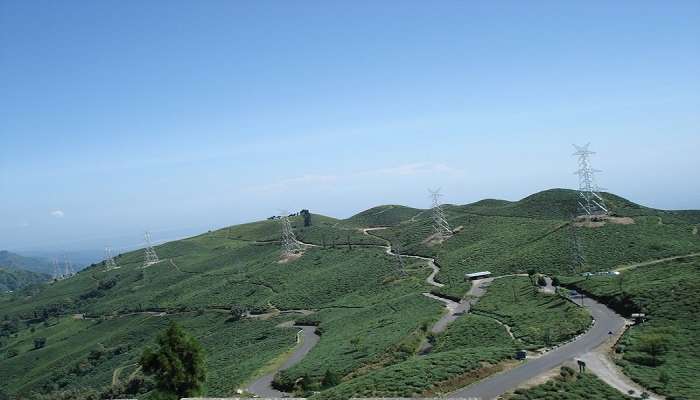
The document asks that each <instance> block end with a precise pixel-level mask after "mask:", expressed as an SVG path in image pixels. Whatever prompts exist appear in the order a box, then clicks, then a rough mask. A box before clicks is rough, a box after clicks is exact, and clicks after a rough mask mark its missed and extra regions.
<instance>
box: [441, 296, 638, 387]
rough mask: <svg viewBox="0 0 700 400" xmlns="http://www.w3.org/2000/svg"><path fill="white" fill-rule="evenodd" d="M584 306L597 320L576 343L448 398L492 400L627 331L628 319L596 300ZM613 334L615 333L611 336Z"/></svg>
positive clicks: (565, 345)
mask: <svg viewBox="0 0 700 400" xmlns="http://www.w3.org/2000/svg"><path fill="white" fill-rule="evenodd" d="M583 303H584V307H585V308H586V309H588V311H589V312H590V313H591V315H592V316H593V319H594V321H595V322H594V323H593V325H592V326H591V328H590V329H589V330H588V331H587V332H586V333H584V334H582V335H581V336H579V337H578V338H576V339H575V340H574V341H572V342H569V343H567V344H564V345H562V346H560V347H557V348H555V349H554V350H551V351H549V352H547V353H545V354H544V355H542V356H541V357H538V358H535V359H530V360H527V361H525V362H524V363H523V364H521V365H520V366H518V367H516V368H513V369H511V370H508V371H506V372H503V373H500V374H496V375H493V376H490V377H488V378H486V379H483V380H481V381H479V382H477V383H475V384H473V385H471V386H467V387H466V388H464V389H460V390H458V391H456V392H453V393H451V394H450V395H449V396H447V397H448V398H452V399H454V398H462V399H464V398H467V399H479V400H489V399H495V398H497V397H498V396H500V395H502V394H504V393H507V392H509V391H511V390H514V389H516V388H517V387H519V386H520V385H521V384H523V383H524V382H527V381H529V380H530V379H532V378H535V377H537V376H539V375H541V374H544V373H546V372H547V371H549V370H551V369H553V368H556V367H558V366H560V365H562V364H564V363H565V362H567V361H571V360H574V359H576V358H579V357H582V356H583V355H585V354H587V353H589V352H591V351H593V350H595V349H596V348H598V347H599V346H601V345H604V344H606V343H609V342H611V341H613V340H614V338H615V337H616V336H617V334H619V333H621V332H622V331H623V330H624V329H625V323H626V320H625V319H624V318H622V317H621V316H619V315H618V314H616V313H615V312H614V311H612V310H610V309H609V308H607V307H606V306H605V305H603V304H600V303H598V302H596V301H595V300H593V299H590V298H587V297H584V298H583ZM610 332H612V334H611V333H610Z"/></svg>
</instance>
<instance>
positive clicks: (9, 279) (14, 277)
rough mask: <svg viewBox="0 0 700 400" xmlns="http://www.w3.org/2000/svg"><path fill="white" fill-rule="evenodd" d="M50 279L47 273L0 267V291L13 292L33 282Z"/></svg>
mask: <svg viewBox="0 0 700 400" xmlns="http://www.w3.org/2000/svg"><path fill="white" fill-rule="evenodd" d="M49 279H51V276H50V275H48V274H42V273H39V272H31V271H24V270H21V269H10V268H3V267H0V293H3V292H14V291H15V290H18V289H22V288H24V287H26V286H29V285H33V284H35V283H42V282H46V281H48V280H49Z"/></svg>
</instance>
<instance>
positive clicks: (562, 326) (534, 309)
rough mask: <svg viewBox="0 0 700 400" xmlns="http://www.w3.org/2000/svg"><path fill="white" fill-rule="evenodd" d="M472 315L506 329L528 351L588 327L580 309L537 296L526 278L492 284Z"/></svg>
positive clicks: (555, 297)
mask: <svg viewBox="0 0 700 400" xmlns="http://www.w3.org/2000/svg"><path fill="white" fill-rule="evenodd" d="M514 292H515V294H514ZM474 312H475V313H479V314H483V315H487V316H491V317H493V318H496V319H498V320H499V321H501V322H503V323H505V324H506V325H509V326H510V327H511V331H512V333H513V336H515V338H516V339H518V340H519V341H521V342H522V344H523V345H525V346H526V347H532V348H539V347H545V346H550V345H553V344H557V343H561V342H563V341H566V340H568V339H570V338H572V337H574V336H576V335H577V334H579V333H581V332H583V331H585V330H586V329H587V328H588V326H589V325H590V323H591V317H590V315H589V314H588V312H586V311H585V310H584V309H582V308H580V307H578V306H576V305H574V304H573V303H571V302H569V301H568V300H565V299H563V298H561V297H559V296H558V295H554V294H543V293H540V292H538V291H537V290H536V289H535V288H534V287H533V286H532V285H531V284H530V280H529V279H528V278H527V277H506V278H501V279H497V280H495V281H494V282H493V283H492V284H491V286H489V289H488V292H486V295H484V297H482V298H481V299H480V300H479V302H478V303H477V304H476V306H475V307H474Z"/></svg>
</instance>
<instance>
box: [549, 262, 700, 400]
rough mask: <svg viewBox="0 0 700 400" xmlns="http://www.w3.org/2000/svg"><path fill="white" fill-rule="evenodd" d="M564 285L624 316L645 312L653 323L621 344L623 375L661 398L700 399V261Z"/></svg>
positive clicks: (636, 330) (638, 327) (566, 280)
mask: <svg viewBox="0 0 700 400" xmlns="http://www.w3.org/2000/svg"><path fill="white" fill-rule="evenodd" d="M562 281H563V282H564V283H565V284H568V285H571V286H573V287H575V288H577V289H578V290H581V291H583V292H585V293H589V294H590V295H592V296H594V297H596V298H598V299H600V300H601V301H602V302H604V303H606V304H609V305H610V306H611V307H613V308H615V309H617V310H619V312H621V313H622V314H624V315H628V316H629V315H630V314H631V313H635V312H641V313H645V314H647V317H648V318H649V320H648V321H647V322H644V323H641V324H639V325H635V326H634V327H632V328H631V329H630V330H629V331H628V332H627V333H626V334H625V335H624V336H623V338H622V340H621V341H620V343H619V345H618V348H617V351H619V352H620V353H621V359H619V360H618V364H619V365H620V366H621V367H622V368H623V369H624V372H625V374H627V375H629V376H630V377H632V379H634V380H635V381H637V382H639V383H640V384H641V385H642V386H644V387H646V388H649V389H651V390H653V391H656V392H658V393H661V394H665V395H669V396H674V397H675V398H688V399H691V398H699V397H700V381H698V379H696V378H697V374H698V370H700V361H699V360H700V321H698V319H697V311H698V309H700V297H698V293H700V257H694V258H687V259H679V260H674V261H669V262H665V263H660V264H655V265H649V266H644V267H639V268H635V269H629V270H626V271H624V272H623V273H622V274H621V275H619V276H618V277H612V276H592V277H590V278H588V279H584V278H580V277H578V278H566V277H564V278H562Z"/></svg>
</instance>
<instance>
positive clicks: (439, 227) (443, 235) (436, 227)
mask: <svg viewBox="0 0 700 400" xmlns="http://www.w3.org/2000/svg"><path fill="white" fill-rule="evenodd" d="M428 192H430V197H431V198H432V199H433V204H432V207H431V208H430V210H431V213H432V218H433V231H434V232H435V237H436V238H437V239H443V240H444V239H448V238H450V237H451V236H452V229H450V224H449V223H448V222H447V217H446V216H445V211H444V210H443V209H442V204H441V203H440V197H442V194H440V189H439V188H438V189H437V190H430V189H428Z"/></svg>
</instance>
